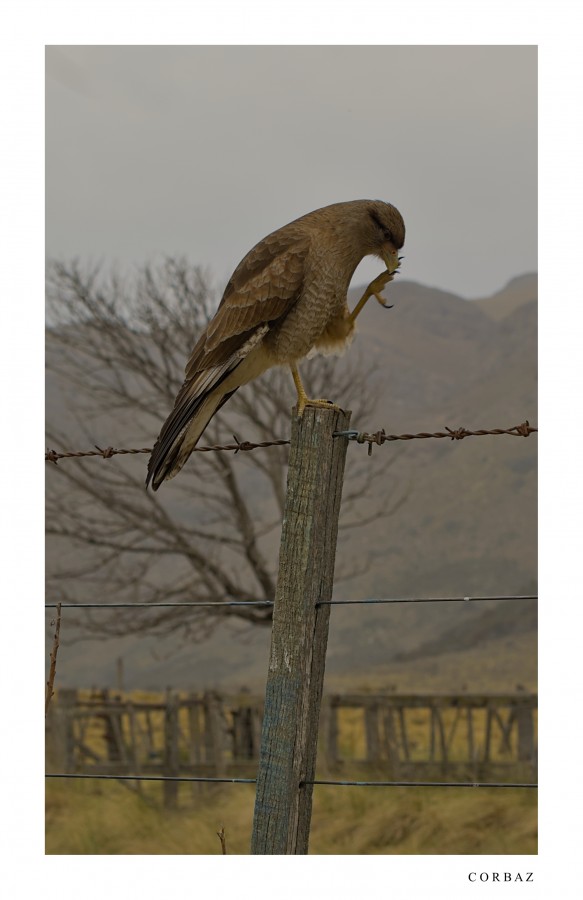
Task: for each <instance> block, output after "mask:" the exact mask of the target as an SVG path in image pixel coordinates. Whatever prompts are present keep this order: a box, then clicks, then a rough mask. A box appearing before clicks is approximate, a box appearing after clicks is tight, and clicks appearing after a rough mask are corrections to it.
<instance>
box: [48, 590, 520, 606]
mask: <svg viewBox="0 0 583 900" xmlns="http://www.w3.org/2000/svg"><path fill="white" fill-rule="evenodd" d="M496 600H538V595H537V594H501V595H495V596H491V597H490V596H488V597H391V598H378V599H377V598H373V599H365V600H318V601H317V602H316V606H349V605H354V604H376V603H478V602H480V603H482V602H488V601H496ZM273 605H274V601H273V600H213V601H210V600H209V601H200V602H199V601H196V602H192V603H45V609H56V608H57V607H58V606H60V607H61V608H62V609H133V608H134V607H136V608H140V609H148V608H150V607H151V608H152V609H158V608H166V607H168V608H171V607H175V606H176V607H185V608H187V609H188V608H191V607H193V608H196V607H199V606H273Z"/></svg>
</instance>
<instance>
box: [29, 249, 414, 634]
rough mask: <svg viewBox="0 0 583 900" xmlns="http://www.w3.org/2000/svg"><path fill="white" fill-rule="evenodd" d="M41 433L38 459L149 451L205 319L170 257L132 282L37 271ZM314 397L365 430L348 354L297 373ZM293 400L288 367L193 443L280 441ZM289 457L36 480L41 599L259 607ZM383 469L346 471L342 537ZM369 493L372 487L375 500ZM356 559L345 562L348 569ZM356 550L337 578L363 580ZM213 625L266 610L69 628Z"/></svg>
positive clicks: (76, 466) (84, 272)
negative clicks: (58, 453)
mask: <svg viewBox="0 0 583 900" xmlns="http://www.w3.org/2000/svg"><path fill="white" fill-rule="evenodd" d="M47 281H48V290H47V293H48V326H47V368H48V380H49V382H48V383H49V390H48V419H49V421H48V428H47V440H48V444H49V445H50V446H51V447H54V448H57V447H60V448H65V449H69V448H71V447H72V449H76V447H77V445H78V444H79V442H81V441H83V442H86V443H87V446H89V447H90V446H91V445H94V444H95V445H98V446H109V445H114V446H116V447H122V446H124V447H128V446H136V447H145V446H150V447H151V446H152V445H153V442H154V440H155V438H156V435H157V434H158V431H159V429H160V426H161V424H162V422H163V421H164V418H165V417H166V415H167V413H168V411H169V410H170V408H171V406H172V404H173V401H174V397H175V395H176V392H177V390H178V389H179V387H180V384H181V382H182V377H181V376H182V373H183V370H184V364H185V361H186V359H187V358H188V356H189V354H190V351H191V349H192V347H193V346H194V344H195V342H196V340H197V338H198V336H199V334H200V332H201V330H202V329H203V328H204V327H205V325H206V323H207V322H208V320H209V318H210V317H211V316H212V314H213V313H214V310H215V308H216V302H217V296H216V292H215V291H214V290H213V288H212V286H211V283H210V279H209V277H208V275H207V274H205V272H204V271H203V270H202V269H201V268H198V267H192V266H189V265H188V264H187V263H186V262H184V261H182V260H175V259H168V260H166V261H165V262H164V263H163V264H161V265H158V266H156V267H154V266H145V267H144V268H142V269H141V270H140V271H139V272H138V273H137V274H136V275H135V276H134V277H133V278H131V279H129V278H125V279H123V278H121V277H120V276H119V275H117V274H116V273H115V272H110V273H108V274H104V273H103V272H102V271H101V270H100V269H99V268H96V269H93V270H88V269H86V268H83V267H82V266H81V265H80V264H78V263H76V262H73V263H68V264H64V263H51V265H50V266H49V270H48V279H47ZM303 373H304V374H305V381H306V384H307V386H308V389H309V391H310V392H311V394H312V396H326V395H327V394H329V393H332V394H333V398H332V399H334V400H335V401H340V400H341V401H342V403H343V404H344V405H346V406H347V407H350V408H352V409H353V410H354V411H355V412H357V413H358V415H359V418H360V420H361V421H362V420H364V419H368V420H369V421H370V414H372V412H373V410H374V396H375V377H374V372H373V371H372V368H371V366H367V365H365V363H364V361H363V360H362V358H360V356H359V354H358V350H357V349H356V348H353V349H352V350H351V351H350V353H349V354H348V355H347V357H346V358H345V359H343V361H342V363H341V364H340V363H339V362H338V361H337V360H336V359H333V358H322V357H317V358H315V359H314V360H311V361H310V362H309V363H308V364H307V365H305V366H304V368H303ZM293 398H294V393H293V386H292V383H291V378H290V377H289V374H288V373H287V372H286V371H282V370H272V371H271V372H269V373H267V374H266V375H265V376H264V377H262V378H261V379H259V380H257V381H255V382H253V383H252V384H250V385H247V386H246V387H245V388H242V389H241V390H240V391H239V392H237V394H235V395H234V397H233V398H232V399H231V400H230V402H229V403H228V404H227V405H226V407H225V408H224V410H222V411H221V412H220V413H219V415H217V416H216V417H215V419H213V421H212V422H211V424H210V426H209V427H208V429H207V431H206V432H205V436H204V438H203V442H202V443H213V444H214V443H225V442H229V441H230V440H231V439H232V436H233V435H234V434H237V435H239V436H240V437H242V438H244V439H245V440H254V441H263V440H273V439H277V438H282V437H283V438H285V437H287V436H288V434H289V415H290V407H291V405H292V403H293ZM287 454H288V449H287V447H270V448H266V449H262V450H256V451H253V452H249V453H239V454H237V455H235V454H232V453H227V452H208V453H195V454H194V455H193V457H192V458H191V460H190V461H189V463H188V464H187V466H186V467H185V468H184V470H183V471H182V472H181V474H180V476H179V478H178V479H176V481H172V482H169V483H168V484H166V485H164V488H163V490H161V491H159V492H157V493H153V492H151V491H146V490H145V487H144V479H145V472H146V465H145V461H146V457H145V456H132V457H119V456H118V457H115V458H114V459H110V460H107V461H101V460H99V459H94V458H89V459H77V460H70V461H64V462H62V463H61V464H59V465H58V466H51V468H50V471H49V472H47V540H48V545H47V546H48V552H47V576H48V585H49V596H50V597H52V598H54V599H56V600H60V601H62V602H88V601H94V602H95V601H99V602H105V603H113V602H117V603H122V602H123V603H126V602H127V603H137V602H140V603H159V602H171V601H174V602H191V601H202V602H220V601H225V600H235V601H238V600H250V599H256V600H271V599H273V596H274V593H275V581H274V579H275V571H276V566H277V550H278V538H279V529H280V523H281V515H282V510H283V503H284V494H285V478H286V467H287ZM379 466H382V467H383V470H385V473H386V468H387V461H386V459H384V460H381V458H380V454H379V455H378V459H376V458H373V459H372V460H370V459H368V458H366V459H365V457H364V454H358V455H354V457H353V458H352V459H351V460H350V462H349V468H348V471H347V480H346V485H345V492H344V501H343V515H342V522H341V528H342V532H341V533H342V534H344V535H346V534H352V535H353V534H354V529H355V528H358V526H362V525H365V524H367V523H370V522H371V521H374V520H376V519H378V518H379V517H382V516H385V515H388V514H389V513H390V512H391V511H392V510H393V509H394V508H395V507H396V506H397V505H399V504H400V503H401V502H402V500H403V495H400V496H397V497H396V499H395V497H394V496H393V499H392V502H389V489H390V488H391V487H392V485H391V484H390V481H389V480H388V479H387V478H386V477H385V478H383V479H382V480H381V481H380V484H381V485H382V486H384V492H383V490H381V492H380V493H379V481H377V480H376V479H375V475H376V474H377V472H378V467H379ZM373 486H374V490H373ZM357 557H358V558H357ZM369 563H370V554H369V553H367V551H366V550H365V549H363V548H362V547H361V548H359V550H358V552H357V553H356V554H355V553H350V552H345V550H344V549H343V550H342V552H340V553H339V566H338V568H339V572H338V579H342V578H350V577H354V576H355V575H356V574H358V573H359V572H362V571H364V570H366V568H367V566H368V565H369ZM225 616H234V617H237V619H239V620H241V619H243V620H245V621H247V622H249V623H255V624H264V623H268V622H269V621H270V619H271V609H270V608H269V607H261V606H257V607H241V606H226V605H225V606H219V607H208V608H200V609H197V610H196V611H194V614H193V611H192V610H188V612H185V610H184V609H180V608H173V609H159V608H156V609H148V608H143V607H135V608H133V609H115V611H114V610H112V611H111V612H109V611H108V612H106V613H105V614H104V613H96V614H94V615H92V616H85V615H84V617H83V620H79V622H78V623H77V624H79V626H81V627H83V628H84V629H85V630H86V631H87V633H91V634H92V635H93V636H95V635H103V636H105V635H122V634H127V633H130V632H132V633H135V632H148V633H154V634H159V635H166V634H170V633H172V632H174V631H177V630H181V631H183V632H184V633H185V634H187V635H193V636H195V637H198V638H200V637H204V636H205V635H207V634H208V633H209V632H210V630H212V628H213V627H214V626H215V625H216V624H217V622H218V621H220V620H221V619H224V617H225Z"/></svg>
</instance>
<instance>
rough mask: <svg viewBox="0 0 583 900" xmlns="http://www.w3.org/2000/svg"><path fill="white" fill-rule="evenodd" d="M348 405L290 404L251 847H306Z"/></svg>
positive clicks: (261, 850)
mask: <svg viewBox="0 0 583 900" xmlns="http://www.w3.org/2000/svg"><path fill="white" fill-rule="evenodd" d="M349 423H350V413H345V412H343V411H342V410H339V409H334V408H332V409H325V408H319V407H310V406H308V407H306V409H305V411H304V414H303V416H302V418H301V419H298V418H297V416H296V415H295V411H294V413H293V414H292V439H291V450H290V459H289V470H288V480H287V496H286V502H285V510H284V516H283V526H282V534H281V547H280V555H279V576H278V582H277V590H276V595H275V604H274V611H273V625H272V631H271V652H270V659H269V672H268V677H267V688H266V694H265V713H264V717H263V730H262V735H261V752H260V760H259V771H258V773H257V792H256V797H255V816H254V820H253V835H252V839H251V853H255V854H301V853H307V852H308V839H309V831H310V818H311V813H312V785H311V784H303V782H304V781H311V780H313V778H314V772H315V766H316V745H317V740H318V718H319V713H320V702H321V699H322V682H323V679H324V666H325V660H326V645H327V641H328V622H329V618H330V606H329V605H324V606H316V604H317V603H318V601H323V600H324V601H329V600H331V598H332V587H333V578H334V560H335V555H336V540H337V535H338V516H339V513H340V499H341V495H342V480H343V474H344V462H345V459H346V448H347V445H348V441H347V440H346V438H334V437H333V436H332V435H333V433H334V432H335V431H342V430H345V429H346V428H348V425H349Z"/></svg>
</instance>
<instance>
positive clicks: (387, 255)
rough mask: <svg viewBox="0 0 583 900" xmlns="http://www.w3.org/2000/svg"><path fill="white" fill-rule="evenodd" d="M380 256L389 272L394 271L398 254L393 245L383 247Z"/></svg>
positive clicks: (397, 262) (397, 263)
mask: <svg viewBox="0 0 583 900" xmlns="http://www.w3.org/2000/svg"><path fill="white" fill-rule="evenodd" d="M381 257H382V260H383V262H384V264H385V266H386V267H387V269H388V271H389V272H394V271H395V270H396V269H398V268H399V256H398V253H397V251H396V250H395V248H394V247H392V246H389V247H387V246H385V247H383V249H382V250H381Z"/></svg>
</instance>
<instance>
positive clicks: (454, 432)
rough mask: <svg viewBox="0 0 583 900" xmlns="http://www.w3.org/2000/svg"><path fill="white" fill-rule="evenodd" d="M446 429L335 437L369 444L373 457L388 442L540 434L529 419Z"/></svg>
mask: <svg viewBox="0 0 583 900" xmlns="http://www.w3.org/2000/svg"><path fill="white" fill-rule="evenodd" d="M445 429H446V430H445V431H431V432H429V431H422V432H419V433H417V434H386V433H385V429H384V428H381V429H380V430H379V431H376V432H374V434H369V433H368V432H365V431H357V430H356V429H353V428H351V429H348V430H347V431H335V432H334V437H346V438H348V440H349V441H356V443H357V444H368V455H369V456H371V454H372V446H373V444H378V446H379V447H380V446H382V445H383V444H385V443H386V442H387V441H413V440H425V439H427V438H449V439H450V440H452V441H461V440H463V439H464V438H466V437H482V436H484V435H499V434H508V435H511V436H512V437H529V435H531V434H533V433H534V432H538V428H535V427H534V426H532V425H531V424H530V422H529V421H528V419H527V420H526V421H524V422H522V423H521V424H520V425H513V426H512V427H511V428H489V429H486V428H480V429H478V430H476V431H469V430H468V429H467V428H463V427H460V428H449V427H448V426H447V425H446V426H445Z"/></svg>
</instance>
